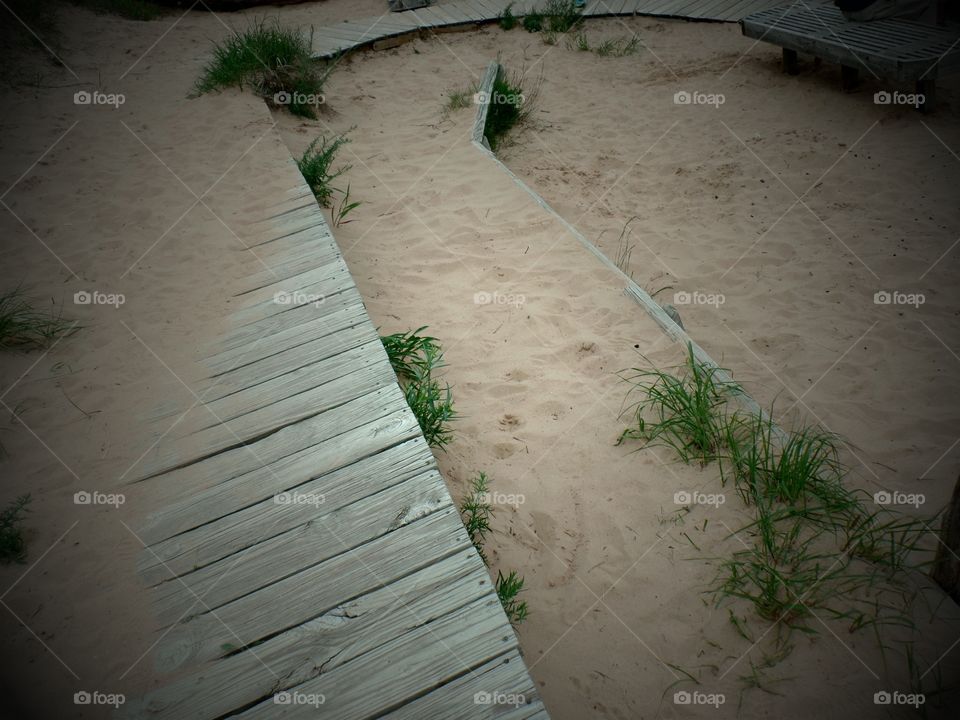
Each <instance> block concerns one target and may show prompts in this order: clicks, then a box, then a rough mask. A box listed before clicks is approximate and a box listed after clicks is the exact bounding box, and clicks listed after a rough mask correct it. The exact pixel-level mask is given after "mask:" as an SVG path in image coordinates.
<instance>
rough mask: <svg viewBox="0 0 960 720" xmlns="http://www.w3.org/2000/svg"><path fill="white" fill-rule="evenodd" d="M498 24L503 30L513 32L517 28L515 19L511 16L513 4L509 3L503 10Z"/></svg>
mask: <svg viewBox="0 0 960 720" xmlns="http://www.w3.org/2000/svg"><path fill="white" fill-rule="evenodd" d="M498 22H499V24H500V27H501V28H502V29H503V30H513V29H514V28H515V27H516V26H517V18H516V16H515V15H514V14H513V3H509V4H508V5H507V6H506V7H505V8H504V9H503V11H502V12H501V13H500V17H499V19H498Z"/></svg>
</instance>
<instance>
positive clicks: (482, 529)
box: [460, 472, 493, 565]
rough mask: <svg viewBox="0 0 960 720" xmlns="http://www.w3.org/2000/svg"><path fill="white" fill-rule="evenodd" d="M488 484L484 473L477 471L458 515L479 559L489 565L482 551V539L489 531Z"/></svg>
mask: <svg viewBox="0 0 960 720" xmlns="http://www.w3.org/2000/svg"><path fill="white" fill-rule="evenodd" d="M489 493H490V486H489V483H488V481H487V475H486V473H483V472H481V473H479V474H478V475H477V476H476V477H475V478H473V479H472V480H471V481H470V492H469V494H468V495H467V496H466V497H465V498H464V499H463V502H462V503H461V505H460V517H461V519H462V520H463V526H464V527H465V528H466V529H467V535H468V536H469V537H470V542H472V543H473V546H474V547H475V548H476V549H477V553H478V554H479V555H480V559H481V560H483V562H484V564H485V565H489V564H490V563H489V561H488V560H487V554H486V553H485V552H484V551H483V541H484V540H485V539H486V534H487V533H488V532H489V531H490V516H491V515H492V514H493V506H492V505H491V504H490V502H489V497H490V494H489Z"/></svg>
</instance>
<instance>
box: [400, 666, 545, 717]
mask: <svg viewBox="0 0 960 720" xmlns="http://www.w3.org/2000/svg"><path fill="white" fill-rule="evenodd" d="M488 699H490V700H493V702H490V703H487V702H486V700H488ZM514 703H516V704H514ZM543 712H544V709H543V702H542V701H541V700H540V695H539V693H538V692H537V689H536V687H535V686H534V684H533V680H531V678H530V675H529V674H528V673H527V668H526V666H525V665H524V663H523V659H522V658H521V657H520V653H518V652H516V651H515V650H514V651H510V652H508V653H506V654H504V655H501V656H500V657H498V658H496V659H494V660H491V661H490V662H488V663H486V664H484V665H481V666H480V667H478V668H474V669H473V670H471V671H470V672H468V673H465V674H464V675H461V676H460V677H458V678H456V679H454V680H452V681H451V682H448V683H446V684H445V685H441V686H440V687H438V688H436V689H434V690H432V691H431V692H429V693H427V694H426V695H423V696H422V697H419V698H417V699H416V700H414V701H413V702H410V703H408V704H406V705H404V706H403V707H401V708H398V709H397V710H395V711H393V712H391V713H387V714H386V715H385V716H384V718H389V719H390V720H441V719H444V720H446V719H447V718H466V717H475V716H480V717H482V716H484V715H486V716H489V717H496V718H497V720H529V719H530V718H534V717H537V715H538V714H540V713H543Z"/></svg>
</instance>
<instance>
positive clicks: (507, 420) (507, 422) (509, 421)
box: [500, 413, 520, 430]
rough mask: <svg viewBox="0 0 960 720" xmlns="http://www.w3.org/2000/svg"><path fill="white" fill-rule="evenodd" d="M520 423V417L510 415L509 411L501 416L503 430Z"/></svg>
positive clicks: (511, 428)
mask: <svg viewBox="0 0 960 720" xmlns="http://www.w3.org/2000/svg"><path fill="white" fill-rule="evenodd" d="M519 425H520V418H518V417H517V416H516V415H510V414H509V413H508V414H506V415H504V416H503V417H502V418H500V429H501V430H513V429H514V428H515V427H517V426H519Z"/></svg>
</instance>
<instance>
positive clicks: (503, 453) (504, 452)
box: [493, 443, 520, 460]
mask: <svg viewBox="0 0 960 720" xmlns="http://www.w3.org/2000/svg"><path fill="white" fill-rule="evenodd" d="M519 449H520V446H519V445H518V444H517V443H497V444H496V445H494V446H493V455H494V457H495V458H497V460H506V459H507V458H508V457H510V456H511V455H515V454H516V452H517V450H519Z"/></svg>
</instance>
